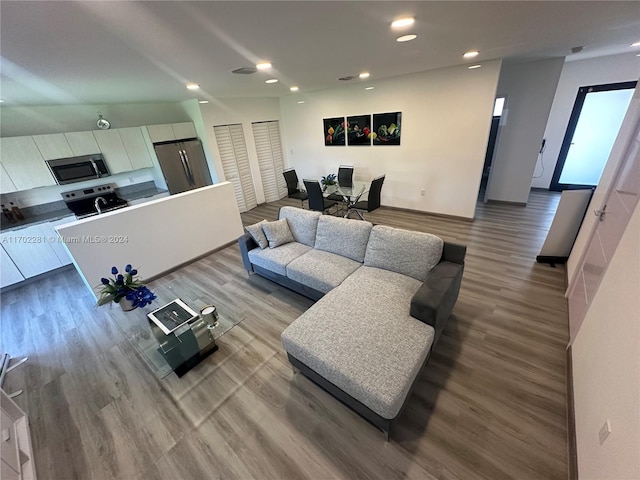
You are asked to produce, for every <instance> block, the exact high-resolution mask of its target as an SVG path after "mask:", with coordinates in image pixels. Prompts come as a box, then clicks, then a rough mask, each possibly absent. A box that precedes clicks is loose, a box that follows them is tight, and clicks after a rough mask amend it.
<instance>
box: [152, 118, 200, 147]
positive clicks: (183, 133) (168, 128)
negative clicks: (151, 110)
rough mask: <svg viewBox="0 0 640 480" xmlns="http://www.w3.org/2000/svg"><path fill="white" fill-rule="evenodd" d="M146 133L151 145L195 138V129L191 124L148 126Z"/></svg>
mask: <svg viewBox="0 0 640 480" xmlns="http://www.w3.org/2000/svg"><path fill="white" fill-rule="evenodd" d="M147 131H148V132H149V138H151V141H152V142H153V143H158V142H170V141H172V140H182V139H185V138H196V137H197V136H198V135H197V134H196V128H195V126H194V125H193V122H182V123H167V124H164V125H148V126H147Z"/></svg>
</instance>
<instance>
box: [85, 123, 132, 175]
mask: <svg viewBox="0 0 640 480" xmlns="http://www.w3.org/2000/svg"><path fill="white" fill-rule="evenodd" d="M93 135H94V136H95V138H96V142H98V146H99V147H100V151H101V152H102V154H103V155H104V159H105V161H106V162H107V165H108V166H109V171H110V172H111V173H112V174H113V173H120V172H129V171H131V169H132V166H131V161H130V160H129V156H128V155H127V151H126V150H125V148H124V145H123V144H122V139H121V138H120V134H119V133H118V130H117V129H116V130H95V131H94V132H93Z"/></svg>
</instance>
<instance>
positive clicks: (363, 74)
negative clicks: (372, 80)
mask: <svg viewBox="0 0 640 480" xmlns="http://www.w3.org/2000/svg"><path fill="white" fill-rule="evenodd" d="M369 75H371V74H370V73H369V72H362V73H361V74H360V75H358V76H359V77H360V78H369Z"/></svg>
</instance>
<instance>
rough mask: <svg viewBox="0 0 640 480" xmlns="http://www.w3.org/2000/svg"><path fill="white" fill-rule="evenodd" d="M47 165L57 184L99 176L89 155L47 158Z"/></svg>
mask: <svg viewBox="0 0 640 480" xmlns="http://www.w3.org/2000/svg"><path fill="white" fill-rule="evenodd" d="M47 165H48V166H49V170H51V173H52V174H53V176H54V178H55V179H56V182H58V184H59V185H66V184H67V183H75V182H81V181H83V180H91V179H94V178H100V175H99V174H98V172H97V171H96V167H95V164H94V162H93V161H92V160H91V158H90V157H87V158H83V157H80V158H60V159H57V160H47Z"/></svg>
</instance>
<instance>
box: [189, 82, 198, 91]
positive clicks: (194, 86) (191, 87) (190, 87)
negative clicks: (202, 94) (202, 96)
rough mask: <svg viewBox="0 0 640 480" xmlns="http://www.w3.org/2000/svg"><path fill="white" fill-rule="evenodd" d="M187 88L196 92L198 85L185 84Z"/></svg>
mask: <svg viewBox="0 0 640 480" xmlns="http://www.w3.org/2000/svg"><path fill="white" fill-rule="evenodd" d="M187 88H188V89H189V90H198V89H199V88H200V85H198V84H197V83H187Z"/></svg>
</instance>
